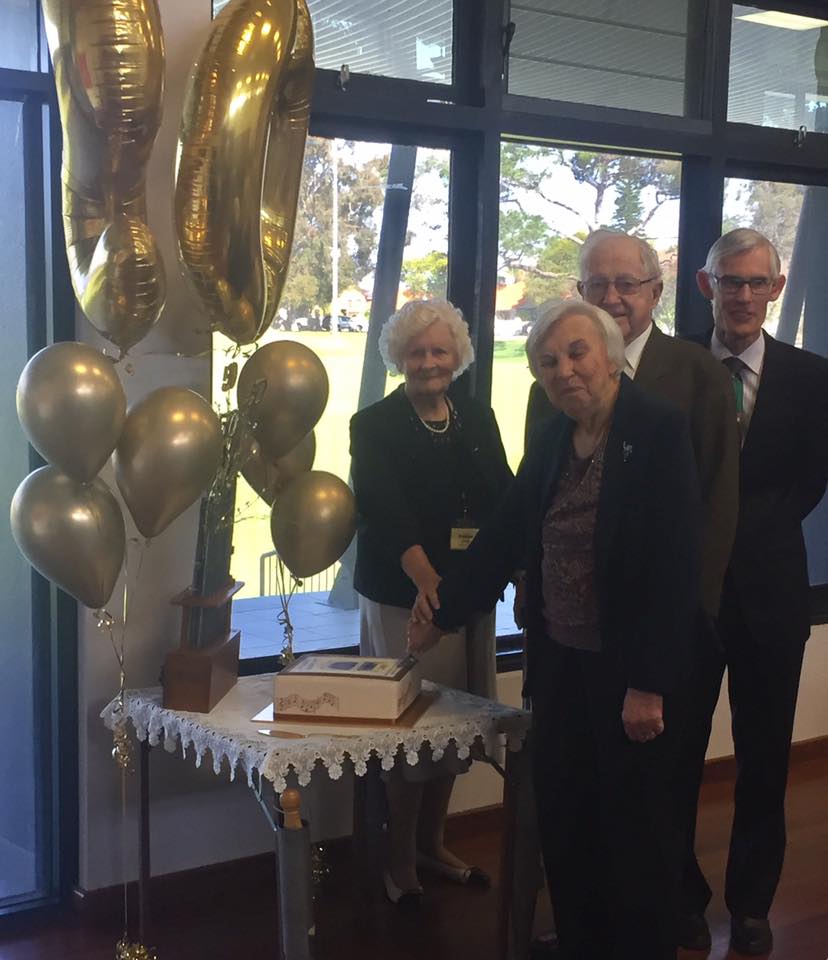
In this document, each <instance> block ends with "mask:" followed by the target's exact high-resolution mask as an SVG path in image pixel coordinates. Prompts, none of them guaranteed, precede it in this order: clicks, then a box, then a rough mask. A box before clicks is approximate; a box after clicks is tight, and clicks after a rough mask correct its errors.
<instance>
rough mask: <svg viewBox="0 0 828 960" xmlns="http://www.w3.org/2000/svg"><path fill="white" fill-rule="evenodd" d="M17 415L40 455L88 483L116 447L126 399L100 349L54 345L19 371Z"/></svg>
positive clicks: (38, 354) (111, 366)
mask: <svg viewBox="0 0 828 960" xmlns="http://www.w3.org/2000/svg"><path fill="white" fill-rule="evenodd" d="M17 416H18V417H19V418H20V422H21V424H23V428H24V430H25V431H26V433H27V435H28V437H29V441H30V442H31V444H32V446H33V447H34V448H35V449H36V450H37V451H38V453H40V454H41V456H43V457H45V458H46V460H48V461H49V462H50V463H52V464H54V465H55V466H57V467H60V469H61V470H62V471H63V472H64V473H66V474H68V475H69V476H70V477H72V478H74V479H75V480H81V481H89V480H91V479H92V478H93V477H95V476H96V475H97V473H98V471H99V470H100V469H101V467H102V466H103V465H104V464H105V463H106V461H107V460H108V459H109V455H110V454H111V453H112V451H113V450H114V449H115V444H116V443H117V442H118V437H119V436H120V433H121V427H123V425H124V418H125V417H126V397H125V395H124V389H123V387H122V386H121V382H120V380H119V379H118V375H117V374H116V373H115V369H114V367H113V365H112V361H111V360H109V359H107V358H106V357H105V356H104V355H103V354H102V353H101V352H100V351H99V350H95V349H94V347H90V346H87V345H86V344H84V343H72V342H69V343H53V344H52V345H51V346H49V347H44V348H43V349H42V350H39V351H38V352H37V353H36V354H35V355H34V356H33V357H32V358H31V360H29V362H28V363H27V364H26V366H25V367H24V368H23V373H21V374H20V380H19V381H18V383H17Z"/></svg>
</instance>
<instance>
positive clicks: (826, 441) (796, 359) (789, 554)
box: [707, 332, 828, 642]
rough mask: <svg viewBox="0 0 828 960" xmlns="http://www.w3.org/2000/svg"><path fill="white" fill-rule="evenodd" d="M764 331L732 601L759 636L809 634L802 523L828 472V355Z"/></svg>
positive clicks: (745, 457)
mask: <svg viewBox="0 0 828 960" xmlns="http://www.w3.org/2000/svg"><path fill="white" fill-rule="evenodd" d="M763 336H764V338H765V359H764V364H763V367H762V376H761V378H760V380H759V390H758V392H757V394H756V405H755V407H754V408H753V412H752V414H751V418H750V426H749V428H748V432H747V436H746V437H745V442H744V446H743V447H742V455H741V476H740V505H739V522H738V526H737V531H736V541H735V543H734V546H733V554H732V556H731V561H730V567H729V570H728V577H727V589H726V591H725V602H726V603H727V602H728V601H731V602H737V603H738V604H739V606H740V608H741V611H742V614H743V616H744V617H745V619H746V621H747V624H748V626H749V628H750V630H751V633H752V635H753V636H754V637H756V638H757V640H759V641H760V642H779V641H780V639H781V640H785V639H786V638H790V639H791V640H797V639H802V640H804V639H805V638H807V636H808V634H809V633H810V617H809V612H810V597H809V583H808V565H807V557H806V553H805V542H804V539H803V536H802V521H803V520H804V519H805V517H807V515H808V514H809V513H810V512H811V510H813V508H814V507H815V506H816V505H817V504H818V503H819V501H820V500H821V499H822V496H823V494H824V493H825V487H826V478H828V360H826V359H825V358H823V357H820V356H817V355H816V354H814V353H809V352H808V351H806V350H800V349H798V348H797V347H792V346H789V345H788V344H786V343H781V342H780V341H779V340H775V339H774V338H773V337H771V336H769V335H768V334H767V333H764V332H763ZM707 342H708V343H709V342H710V335H708V337H707Z"/></svg>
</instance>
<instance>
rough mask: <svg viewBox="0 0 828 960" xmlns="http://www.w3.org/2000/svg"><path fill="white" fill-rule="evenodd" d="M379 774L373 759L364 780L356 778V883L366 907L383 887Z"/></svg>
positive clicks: (382, 800) (382, 806)
mask: <svg viewBox="0 0 828 960" xmlns="http://www.w3.org/2000/svg"><path fill="white" fill-rule="evenodd" d="M380 773H381V770H380V761H379V758H378V757H371V758H370V759H369V760H368V770H367V771H366V773H365V776H363V777H356V776H355V777H354V815H353V816H354V820H353V829H352V836H353V850H354V861H355V865H356V871H357V883H358V884H359V887H360V893H361V894H362V899H363V901H364V902H365V903H366V904H371V903H375V902H376V901H377V898H378V896H379V893H380V890H381V886H382V870H383V848H382V840H383V836H382V826H383V823H384V822H385V785H384V784H383V782H382V777H381V776H380Z"/></svg>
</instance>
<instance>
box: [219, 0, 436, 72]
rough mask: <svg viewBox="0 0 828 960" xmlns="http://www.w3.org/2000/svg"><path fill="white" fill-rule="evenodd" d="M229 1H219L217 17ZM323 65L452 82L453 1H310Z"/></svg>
mask: <svg viewBox="0 0 828 960" xmlns="http://www.w3.org/2000/svg"><path fill="white" fill-rule="evenodd" d="M226 5H227V0H213V13H214V15H215V14H217V13H218V12H219V11H220V10H221V9H222V8H223V7H225V6H226ZM308 9H309V10H310V15H311V20H312V21H313V32H314V47H315V51H314V58H315V60H316V65H317V67H323V68H326V69H330V70H339V68H340V67H341V66H342V64H343V63H347V64H348V67H349V68H350V70H351V71H352V72H353V73H371V74H377V75H380V76H384V77H399V78H401V79H404V80H428V81H431V82H432V83H451V57H452V0H308Z"/></svg>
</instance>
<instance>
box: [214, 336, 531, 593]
mask: <svg viewBox="0 0 828 960" xmlns="http://www.w3.org/2000/svg"><path fill="white" fill-rule="evenodd" d="M273 340H295V341H297V342H298V343H303V344H305V346H307V347H310V349H311V350H313V351H314V352H315V353H316V354H317V355H318V356H319V357H320V359H321V360H322V362H323V363H324V364H325V369H326V370H327V372H328V380H329V382H330V396H329V398H328V405H327V407H326V409H325V412H324V414H323V415H322V419H321V420H320V421H319V423H318V424H317V425H316V431H315V432H316V461H315V463H314V469H316V470H327V471H329V472H330V473H333V474H336V476H338V477H341V478H342V479H343V480H347V479H348V472H349V468H350V456H349V454H348V424H349V421H350V419H351V417H352V416H353V414H354V413H355V412H356V405H357V397H358V394H359V382H360V376H361V373H362V358H363V356H364V353H365V340H366V335H365V334H363V333H335V334H331V333H310V332H308V333H285V332H283V331H271V330H269V331H268V332H267V333H266V334H265V335H264V336H263V337H262V339H261V341H260V343H261V344H265V343H270V342H271V341H273ZM525 342H526V341H525V339H524V338H521V339H516V340H503V341H497V342H496V343H495V354H494V375H493V386H492V408H493V409H494V411H495V415H496V416H497V421H498V424H499V426H500V433H501V436H502V437H503V445H504V446H505V448H506V455H507V457H508V458H509V463H510V464H511V466H512V469H516V468H517V465H518V463H519V462H520V457H521V455H522V453H523V423H524V418H525V415H526V397H527V394H528V392H529V384H530V383H531V375H530V373H529V369H528V367H527V364H526V355H525V352H524V344H525ZM232 346H233V345H232V344H231V343H230V341H228V340H225V339H224V338H223V337H221V336H219V335H217V336H216V337H215V340H214V353H213V399H214V403H215V405H216V406H217V407H218V408H220V409H224V408H225V407H226V405H227V403H228V401H229V402H232V404H233V405H234V406H235V391H232V393H231V396H230V397H229V398H228V397H226V396H225V395H224V394H222V392H221V379H222V373H223V369H224V366H225V364H226V362H227V359H229V358H230V355H231V354H232V350H231V348H232ZM242 360H243V358H238V362H239V366H240V367H241V364H242ZM401 382H402V381H401V378H400V377H388V379H387V381H386V393H388V392H390V391H391V390H393V389H395V387H396V386H397V385H398V384H399V383H401ZM236 504H237V506H236V527H235V532H234V536H233V548H234V552H233V563H232V573H233V576H234V577H235V578H236V579H237V580H243V581H244V582H245V587H244V589H243V590H242V591H241V592H240V593H239V594H238V596H239V597H240V598H242V597H256V596H258V595H259V557H260V556H261V554H263V553H266V552H268V551H269V550H272V549H273V542H272V541H271V539H270V508H269V507H268V506H267V504H266V503H264V501H262V500H260V499H259V497H257V496H256V495H255V494H254V493H253V491H252V490H251V489H250V487H249V486H248V485H247V483H246V482H245V481H244V479H243V478H241V477H240V478H239V485H238V493H237V498H236Z"/></svg>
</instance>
